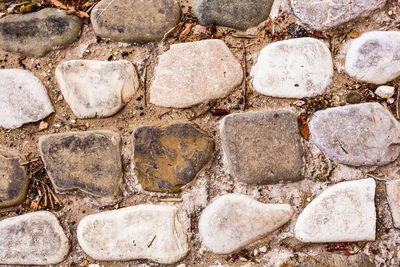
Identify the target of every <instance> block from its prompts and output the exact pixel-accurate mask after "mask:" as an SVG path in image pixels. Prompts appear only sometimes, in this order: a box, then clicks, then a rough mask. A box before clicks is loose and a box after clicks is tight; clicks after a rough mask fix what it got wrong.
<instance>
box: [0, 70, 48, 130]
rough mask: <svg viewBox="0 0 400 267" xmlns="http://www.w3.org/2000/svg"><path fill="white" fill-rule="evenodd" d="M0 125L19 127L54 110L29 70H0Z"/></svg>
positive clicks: (42, 88)
mask: <svg viewBox="0 0 400 267" xmlns="http://www.w3.org/2000/svg"><path fill="white" fill-rule="evenodd" d="M0 84H1V86H0V126H1V127H4V128H7V129H15V128H18V127H21V126H22V125H23V124H25V123H29V122H35V121H38V120H41V119H43V118H45V117H47V116H48V115H49V114H50V113H52V112H53V111H54V109H53V106H52V105H51V102H50V99H49V96H48V95H47V91H46V88H45V87H44V86H43V84H42V82H41V81H40V80H39V79H38V78H36V77H35V76H34V75H33V74H32V73H31V72H29V71H26V70H18V69H5V70H0Z"/></svg>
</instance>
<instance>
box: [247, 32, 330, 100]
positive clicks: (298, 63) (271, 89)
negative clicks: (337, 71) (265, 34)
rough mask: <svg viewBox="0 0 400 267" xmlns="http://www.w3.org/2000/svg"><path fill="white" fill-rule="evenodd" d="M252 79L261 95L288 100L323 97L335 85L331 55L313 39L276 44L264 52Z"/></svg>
mask: <svg viewBox="0 0 400 267" xmlns="http://www.w3.org/2000/svg"><path fill="white" fill-rule="evenodd" d="M251 76H252V77H253V79H252V84H253V87H254V89H255V90H257V91H258V92H259V93H261V94H265V95H269V96H274V97H288V98H301V97H309V96H315V95H317V94H322V93H324V92H325V91H326V90H327V89H328V86H329V85H330V84H331V82H332V77H333V63H332V57H331V53H330V51H329V49H328V47H327V46H326V45H325V44H324V43H323V42H321V41H319V40H316V39H314V38H297V39H292V40H285V41H280V42H275V43H272V44H269V45H267V46H266V47H264V48H263V49H262V50H261V53H260V55H259V56H258V61H257V63H256V64H255V65H254V66H253V68H252V69H251Z"/></svg>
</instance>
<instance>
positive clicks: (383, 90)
mask: <svg viewBox="0 0 400 267" xmlns="http://www.w3.org/2000/svg"><path fill="white" fill-rule="evenodd" d="M375 94H376V95H377V96H379V97H382V98H386V99H387V98H391V97H392V96H393V95H394V87H393V86H386V85H382V86H379V87H378V88H376V90H375Z"/></svg>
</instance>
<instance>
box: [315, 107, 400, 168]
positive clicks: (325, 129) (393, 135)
mask: <svg viewBox="0 0 400 267" xmlns="http://www.w3.org/2000/svg"><path fill="white" fill-rule="evenodd" d="M309 127H310V133H311V136H312V140H313V142H314V143H315V144H316V145H317V147H318V148H319V149H320V150H321V151H322V152H324V154H325V155H326V156H327V157H328V158H330V159H331V160H334V161H337V162H339V163H342V164H347V165H352V166H365V165H379V166H381V165H385V164H388V163H390V162H392V161H394V160H395V159H396V158H397V157H398V156H399V153H400V145H399V141H400V131H399V130H400V127H399V123H398V121H397V120H396V119H395V118H394V117H393V115H392V114H391V113H390V112H389V111H388V110H387V109H385V108H384V107H383V106H381V105H380V104H379V103H362V104H357V105H349V106H344V107H337V108H329V109H326V110H321V111H317V112H316V113H314V115H313V117H312V118H311V121H310V123H309Z"/></svg>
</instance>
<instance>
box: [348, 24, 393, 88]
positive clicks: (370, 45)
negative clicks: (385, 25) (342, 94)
mask: <svg viewBox="0 0 400 267" xmlns="http://www.w3.org/2000/svg"><path fill="white" fill-rule="evenodd" d="M345 69H346V72H347V73H348V74H349V75H350V76H353V77H355V78H356V79H358V80H361V81H364V82H369V83H374V84H384V83H386V82H389V81H391V80H393V79H395V78H396V77H398V76H399V75H400V32H397V31H387V32H384V31H373V32H367V33H364V34H363V35H362V36H361V37H359V38H357V39H355V40H353V41H352V42H351V43H350V47H349V49H348V51H347V54H346V63H345Z"/></svg>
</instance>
